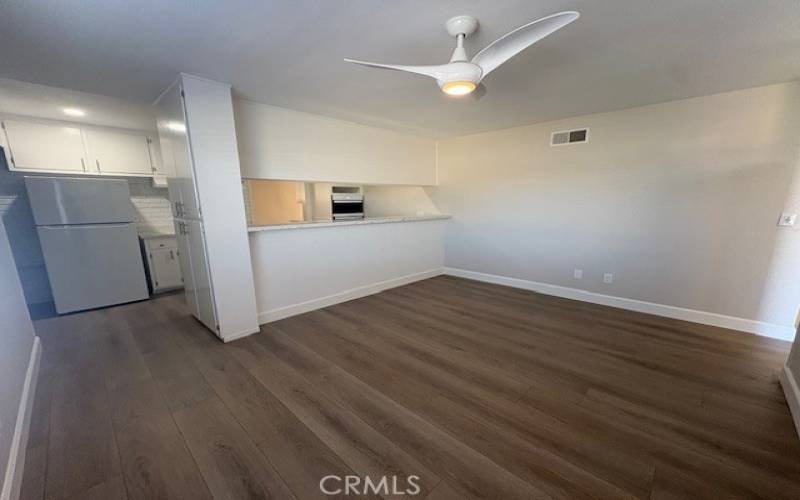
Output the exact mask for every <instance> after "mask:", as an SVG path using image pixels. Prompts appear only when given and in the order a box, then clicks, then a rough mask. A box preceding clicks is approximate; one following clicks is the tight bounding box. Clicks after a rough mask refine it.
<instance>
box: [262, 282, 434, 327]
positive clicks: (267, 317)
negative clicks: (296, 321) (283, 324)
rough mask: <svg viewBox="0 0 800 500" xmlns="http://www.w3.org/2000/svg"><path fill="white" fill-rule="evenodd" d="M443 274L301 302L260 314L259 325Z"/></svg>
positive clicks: (373, 285)
mask: <svg viewBox="0 0 800 500" xmlns="http://www.w3.org/2000/svg"><path fill="white" fill-rule="evenodd" d="M443 273H444V268H437V269H429V270H428V271H422V272H419V273H414V274H409V275H406V276H401V277H399V278H392V279H389V280H386V281H380V282H378V283H371V284H369V285H363V286H359V287H356V288H351V289H349V290H344V291H342V292H339V293H335V294H333V295H328V296H327V297H320V298H318V299H313V300H309V301H306V302H300V303H299V304H292V305H290V306H284V307H278V308H276V309H271V310H269V311H263V312H260V313H258V323H259V324H260V325H263V324H264V323H270V322H272V321H278V320H279V319H283V318H288V317H289V316H295V315H297V314H303V313H306V312H309V311H313V310H315V309H321V308H323V307H328V306H332V305H334V304H338V303H340V302H347V301H348V300H354V299H359V298H361V297H366V296H367V295H372V294H375V293H379V292H382V291H384V290H388V289H389V288H395V287H398V286H402V285H407V284H409V283H413V282H415V281H420V280H425V279H428V278H433V277H434V276H439V275H440V274H443Z"/></svg>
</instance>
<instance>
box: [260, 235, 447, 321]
mask: <svg viewBox="0 0 800 500" xmlns="http://www.w3.org/2000/svg"><path fill="white" fill-rule="evenodd" d="M447 222H448V221H447V220H427V221H416V222H393V223H386V224H355V225H345V226H328V227H316V228H311V227H304V228H299V229H285V230H277V231H259V230H254V231H253V232H252V233H250V249H251V253H252V257H253V273H254V277H255V283H256V298H257V301H258V316H259V321H260V322H261V323H267V322H270V321H276V320H279V319H281V318H286V317H288V316H294V315H295V314H301V313H304V312H308V311H313V310H314V309H319V308H321V307H327V306H330V305H333V304H337V303H339V302H344V301H347V300H352V299H356V298H359V297H364V296H366V295H370V294H373V293H378V292H380V291H382V290H386V289H389V288H393V287H396V286H400V285H405V284H407V283H411V282H413V281H418V280H421V279H426V278H431V277H433V276H436V275H439V274H441V273H442V272H443V268H444V233H445V227H446V224H447Z"/></svg>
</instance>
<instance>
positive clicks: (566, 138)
mask: <svg viewBox="0 0 800 500" xmlns="http://www.w3.org/2000/svg"><path fill="white" fill-rule="evenodd" d="M588 141H589V129H588V128H577V129H574V130H562V131H560V132H553V133H552V134H551V135H550V145H551V146H566V145H568V144H580V143H582V142H588Z"/></svg>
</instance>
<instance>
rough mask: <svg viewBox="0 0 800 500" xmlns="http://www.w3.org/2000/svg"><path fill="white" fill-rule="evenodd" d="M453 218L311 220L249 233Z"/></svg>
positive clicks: (263, 227)
mask: <svg viewBox="0 0 800 500" xmlns="http://www.w3.org/2000/svg"><path fill="white" fill-rule="evenodd" d="M449 218H451V216H450V215H444V214H428V215H398V216H395V217H367V218H364V219H354V220H337V221H333V220H310V221H296V222H287V223H284V224H271V225H268V226H250V227H248V228H247V231H248V232H251V233H256V232H260V231H282V230H285V229H312V228H318V227H334V226H336V227H338V226H360V225H365V224H387V223H392V222H418V221H426V220H445V219H449Z"/></svg>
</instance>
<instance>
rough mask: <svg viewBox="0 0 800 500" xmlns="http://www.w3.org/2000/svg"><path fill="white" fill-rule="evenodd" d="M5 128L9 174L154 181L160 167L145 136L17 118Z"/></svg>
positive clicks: (157, 155)
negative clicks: (122, 177) (103, 176)
mask: <svg viewBox="0 0 800 500" xmlns="http://www.w3.org/2000/svg"><path fill="white" fill-rule="evenodd" d="M2 124H3V135H2V139H3V140H2V141H0V143H4V144H3V145H4V147H5V148H6V157H7V159H8V167H9V169H10V170H20V171H24V172H47V173H69V174H86V175H116V176H127V177H130V176H134V177H152V176H154V175H155V172H156V167H157V166H158V164H159V162H158V160H159V156H160V155H159V154H158V149H157V147H156V145H155V144H153V141H152V139H151V138H150V136H148V134H147V132H145V131H139V130H127V129H119V128H112V127H99V126H93V125H83V124H77V123H69V122H59V121H49V120H40V119H35V118H31V119H27V118H16V117H14V118H5V119H3V120H2ZM153 135H155V134H153Z"/></svg>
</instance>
